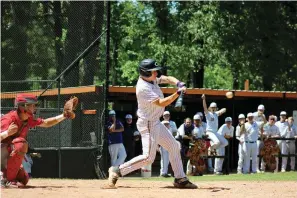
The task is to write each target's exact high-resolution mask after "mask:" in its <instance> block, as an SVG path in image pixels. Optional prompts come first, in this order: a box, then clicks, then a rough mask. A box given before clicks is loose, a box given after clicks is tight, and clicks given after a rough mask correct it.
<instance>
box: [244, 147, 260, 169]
mask: <svg viewBox="0 0 297 198" xmlns="http://www.w3.org/2000/svg"><path fill="white" fill-rule="evenodd" d="M243 152H244V159H243V173H249V172H250V162H251V158H252V173H256V172H257V166H256V165H257V143H256V141H255V142H254V143H252V142H245V143H244V144H243Z"/></svg>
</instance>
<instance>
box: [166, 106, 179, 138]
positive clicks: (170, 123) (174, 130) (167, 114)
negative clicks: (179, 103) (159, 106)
mask: <svg viewBox="0 0 297 198" xmlns="http://www.w3.org/2000/svg"><path fill="white" fill-rule="evenodd" d="M163 119H164V120H166V121H169V125H170V131H171V133H172V135H173V136H176V134H177V127H176V124H175V122H174V121H172V120H170V112H169V111H164V113H163Z"/></svg>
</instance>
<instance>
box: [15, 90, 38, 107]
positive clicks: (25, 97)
mask: <svg viewBox="0 0 297 198" xmlns="http://www.w3.org/2000/svg"><path fill="white" fill-rule="evenodd" d="M37 103H38V100H37V97H36V96H34V95H33V94H25V93H20V94H17V96H16V98H15V105H16V106H19V105H25V104H37Z"/></svg>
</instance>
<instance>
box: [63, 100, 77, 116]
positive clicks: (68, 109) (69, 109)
mask: <svg viewBox="0 0 297 198" xmlns="http://www.w3.org/2000/svg"><path fill="white" fill-rule="evenodd" d="M77 104H78V98H77V97H75V96H73V97H71V98H70V100H68V101H67V102H66V103H65V105H64V111H63V115H64V117H65V118H69V119H74V118H75V113H74V112H73V111H74V110H75V109H76V106H77Z"/></svg>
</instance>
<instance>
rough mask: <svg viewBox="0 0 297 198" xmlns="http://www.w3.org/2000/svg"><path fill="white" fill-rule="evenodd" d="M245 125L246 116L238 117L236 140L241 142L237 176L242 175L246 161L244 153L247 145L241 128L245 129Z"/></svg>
mask: <svg viewBox="0 0 297 198" xmlns="http://www.w3.org/2000/svg"><path fill="white" fill-rule="evenodd" d="M244 123H245V116H244V115H243V114H240V115H239V116H238V125H237V127H236V139H237V140H238V141H239V144H238V166H237V174H242V167H243V163H244V161H243V159H244V153H243V146H244V144H245V142H244V139H245V134H242V133H241V132H240V131H241V128H242V127H244Z"/></svg>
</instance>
